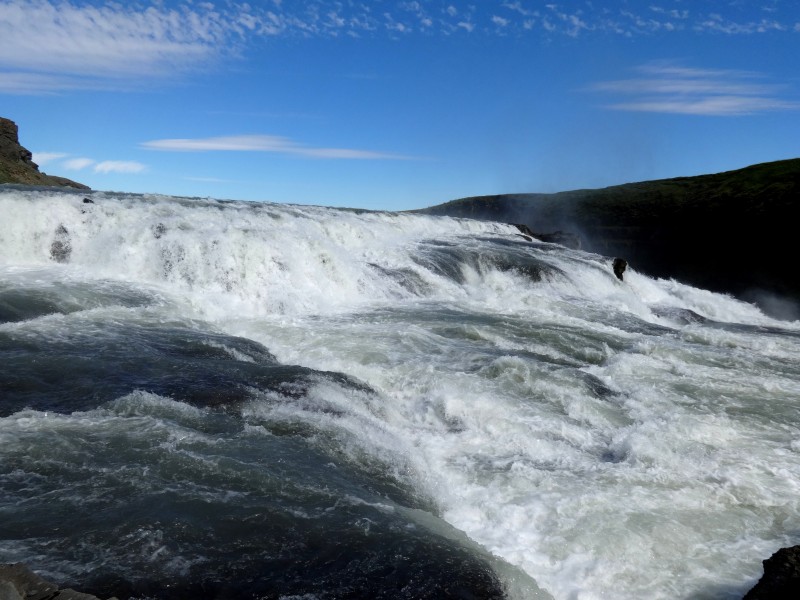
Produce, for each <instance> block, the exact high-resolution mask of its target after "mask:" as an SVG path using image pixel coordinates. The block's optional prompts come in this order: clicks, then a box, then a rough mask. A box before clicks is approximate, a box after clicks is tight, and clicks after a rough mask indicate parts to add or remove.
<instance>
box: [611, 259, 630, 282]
mask: <svg viewBox="0 0 800 600" xmlns="http://www.w3.org/2000/svg"><path fill="white" fill-rule="evenodd" d="M611 266H612V267H613V269H614V275H616V276H617V279H619V280H620V281H623V273H625V269H627V268H628V261H626V260H625V259H624V258H615V259H614V262H613V263H612V264H611Z"/></svg>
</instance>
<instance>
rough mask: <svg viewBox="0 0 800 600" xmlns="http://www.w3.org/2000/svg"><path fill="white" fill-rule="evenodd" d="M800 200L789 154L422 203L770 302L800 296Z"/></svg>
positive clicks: (799, 163) (797, 166)
mask: <svg viewBox="0 0 800 600" xmlns="http://www.w3.org/2000/svg"><path fill="white" fill-rule="evenodd" d="M799 201H800V159H790V160H783V161H776V162H771V163H763V164H759V165H753V166H750V167H746V168H744V169H739V170H736V171H728V172H725V173H717V174H712V175H700V176H695V177H678V178H674V179H662V180H657V181H645V182H639V183H630V184H625V185H619V186H613V187H609V188H604V189H596V190H574V191H569V192H560V193H557V194H505V195H497V196H481V197H473V198H463V199H461V200H454V201H452V202H448V203H446V204H441V205H438V206H433V207H430V208H427V209H423V210H420V211H416V212H421V213H426V214H431V215H446V216H451V217H465V218H472V219H479V220H492V221H502V222H506V223H520V224H524V225H526V226H528V227H530V229H531V230H533V231H553V230H556V229H560V230H563V231H565V232H569V233H572V234H574V235H576V236H577V237H578V238H579V239H580V246H581V247H582V248H583V249H585V250H588V251H590V252H596V253H598V254H604V255H607V256H622V257H624V258H625V259H627V261H628V263H629V264H630V266H631V267H633V268H634V269H636V270H638V271H641V272H644V273H647V274H648V275H652V276H655V277H664V278H675V279H677V280H679V281H683V282H685V283H689V284H691V285H695V286H698V287H702V288H706V289H709V290H713V291H717V292H724V293H729V294H733V295H735V296H739V297H740V298H743V299H746V300H750V301H755V302H757V303H759V304H762V302H763V303H764V304H763V305H762V308H766V304H767V303H768V302H771V301H772V300H770V297H771V296H772V295H775V296H776V297H783V298H787V299H791V300H792V301H794V302H800V271H798V270H797V269H796V268H794V266H793V263H794V257H795V256H796V253H797V242H796V238H797V225H796V223H797V218H796V216H795V215H796V212H797V206H798V202H799ZM774 312H776V314H777V312H778V311H774ZM794 318H798V317H797V316H796V315H795V316H794Z"/></svg>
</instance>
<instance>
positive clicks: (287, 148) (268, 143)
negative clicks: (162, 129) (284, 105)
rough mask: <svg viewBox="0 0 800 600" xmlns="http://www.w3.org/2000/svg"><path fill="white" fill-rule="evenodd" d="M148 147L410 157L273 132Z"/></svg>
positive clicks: (180, 140)
mask: <svg viewBox="0 0 800 600" xmlns="http://www.w3.org/2000/svg"><path fill="white" fill-rule="evenodd" d="M141 146H142V147H143V148H147V149H149V150H165V151H171V152H274V153H277V154H284V155H288V156H298V157H302V158H331V159H351V160H353V159H355V160H410V159H413V157H410V156H401V155H399V154H389V153H385V152H375V151H372V150H354V149H350V148H320V147H313V146H306V145H303V144H299V143H297V142H294V141H292V140H290V139H288V138H285V137H281V136H273V135H230V136H219V137H208V138H174V139H163V140H151V141H149V142H143V143H142V144H141Z"/></svg>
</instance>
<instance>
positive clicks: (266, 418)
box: [0, 190, 800, 599]
mask: <svg viewBox="0 0 800 600" xmlns="http://www.w3.org/2000/svg"><path fill="white" fill-rule="evenodd" d="M91 198H92V200H93V202H94V203H93V204H84V203H83V202H82V196H79V195H74V194H65V193H60V192H22V191H16V190H15V191H3V192H2V193H0V214H3V215H7V216H8V218H7V219H6V220H5V221H4V224H3V225H2V226H0V249H2V253H1V254H0V256H1V257H2V259H1V260H2V261H3V263H4V264H3V265H0V268H1V269H2V271H0V302H2V299H3V295H2V294H3V293H4V291H7V290H11V289H13V288H14V287H15V286H20V285H23V286H27V287H28V289H36V290H38V292H37V293H40V296H41V297H46V298H45V299H46V300H47V302H44V301H43V302H44V304H43V305H42V306H45V307H50V308H49V309H48V310H54V311H58V312H59V313H62V314H64V315H67V317H69V316H70V314H69V313H71V312H72V311H78V310H82V311H83V313H82V314H83V316H78V315H76V316H75V317H74V318H70V319H68V320H69V322H70V323H73V324H74V323H76V322H77V320H78V319H84V320H85V321H86V323H85V324H84V325H81V327H80V329H81V330H82V331H84V333H86V334H88V333H90V332H91V331H92V329H91V326H90V322H91V321H92V320H93V319H95V318H103V319H105V318H108V317H111V316H112V315H113V318H114V319H119V320H120V321H125V320H126V319H127V320H131V319H134V320H136V321H137V322H139V321H141V320H142V319H146V320H147V322H149V323H150V322H153V321H154V320H155V321H157V320H158V319H163V320H164V321H167V322H169V321H170V320H178V321H180V322H193V323H206V325H205V326H206V327H207V328H208V329H209V330H215V331H219V332H224V333H228V334H233V335H236V336H241V337H242V338H247V339H250V340H255V341H257V342H260V343H262V344H264V346H266V347H267V348H268V349H269V351H270V352H271V353H273V354H274V355H275V356H276V357H277V359H278V360H279V361H280V362H282V363H285V364H293V365H295V364H296V365H302V366H304V367H308V368H311V369H316V370H318V371H333V372H339V373H344V374H346V375H348V376H350V377H352V378H355V380H357V381H360V382H364V383H365V384H367V386H369V388H365V389H359V388H358V387H357V386H342V385H338V384H337V383H336V382H335V381H334V380H330V379H322V380H319V381H317V383H316V384H315V385H313V386H311V388H310V391H309V392H308V393H307V395H305V396H304V397H303V399H302V400H297V401H294V400H292V401H289V400H287V398H285V397H282V396H280V394H277V395H276V393H275V392H273V391H269V390H267V391H263V390H262V391H260V392H258V393H254V394H252V395H251V396H250V399H249V401H248V402H246V403H245V404H244V405H243V407H242V409H241V412H242V415H243V416H244V418H245V421H246V426H245V429H244V430H243V432H244V433H243V434H244V435H247V436H253V437H254V438H257V437H259V436H260V437H263V438H265V439H271V438H270V436H274V435H278V434H279V433H280V432H283V431H293V432H295V431H300V430H299V429H297V428H298V427H299V425H298V424H303V427H307V428H308V431H310V432H313V433H310V434H309V435H308V438H307V439H308V440H310V442H309V443H311V444H312V445H313V444H318V445H319V446H318V447H319V448H321V449H322V450H323V451H324V452H325V453H327V454H326V455H327V456H332V457H334V459H333V460H341V461H343V462H345V463H348V464H353V465H360V466H359V467H358V469H360V470H359V471H358V472H359V473H360V474H361V475H363V476H364V477H367V478H375V480H376V481H377V480H381V481H382V483H381V484H380V485H385V486H389V487H387V488H385V489H390V488H391V489H395V488H397V489H399V490H408V489H411V490H414V492H413V494H414V495H415V498H416V499H415V500H414V501H413V502H417V503H418V505H416V506H412V507H411V508H408V507H407V506H405V505H404V504H403V503H390V504H387V505H386V506H384V507H381V506H379V505H381V504H382V501H380V500H375V499H367V498H364V497H359V496H355V495H354V496H352V497H353V498H354V499H355V500H353V501H354V502H356V503H359V502H360V503H364V502H366V503H368V505H370V506H372V504H374V509H375V510H377V511H379V512H380V511H389V512H391V511H398V510H400V511H403V510H410V511H419V514H418V517H415V518H419V519H422V520H424V519H425V517H424V515H427V514H429V513H435V514H437V515H441V516H442V517H443V518H444V519H445V520H446V521H447V522H448V523H450V524H451V525H453V526H454V527H455V528H457V529H458V530H460V531H463V532H465V533H466V535H467V536H469V538H470V539H471V540H473V541H474V542H476V543H478V544H480V546H481V547H482V548H484V549H486V550H487V551H488V552H490V553H491V554H492V555H493V556H495V557H497V559H502V560H501V561H500V562H497V563H496V564H495V566H494V568H495V570H497V571H498V572H501V573H503V577H504V578H505V580H506V582H507V584H508V586H509V588H510V594H511V596H512V597H516V598H531V597H534V596H535V595H537V594H539V592H538V591H537V589H538V588H537V584H538V586H539V587H541V588H543V589H544V590H546V591H547V592H549V593H550V594H552V596H554V597H555V598H576V599H578V598H580V599H593V598H607V597H612V598H634V597H637V598H644V597H647V598H676V597H693V598H694V597H698V598H699V597H707V598H736V597H741V595H742V594H743V592H744V591H745V590H746V589H747V588H748V587H749V586H750V585H751V584H752V583H753V581H754V580H755V579H756V578H757V577H758V575H759V573H760V561H761V559H763V558H764V557H766V556H768V555H769V554H770V553H771V552H772V551H774V550H775V549H777V548H778V547H780V546H782V545H787V544H791V543H797V541H798V540H797V533H796V532H797V531H800V501H798V500H797V498H798V497H800V495H798V491H800V490H798V488H799V487H800V484H798V482H800V454H798V453H800V428H798V422H800V420H799V419H798V417H799V416H800V412H799V411H800V360H798V358H799V357H800V323H797V322H795V323H786V322H779V321H775V320H773V319H770V318H769V317H766V316H765V315H763V314H762V313H761V312H760V311H759V310H758V309H757V308H756V307H754V306H753V305H750V304H747V303H743V302H740V301H738V300H735V299H733V298H730V297H727V296H723V295H719V294H713V293H710V292H707V291H704V290H699V289H696V288H692V287H690V286H686V285H684V284H681V283H679V282H675V281H665V280H654V279H651V278H649V277H646V276H644V275H642V274H640V273H637V272H636V271H635V269H631V270H629V271H628V272H627V273H626V276H625V281H624V282H619V281H618V280H617V279H616V278H615V277H614V275H613V273H612V271H611V267H610V260H609V259H608V258H606V257H600V256H597V255H592V254H587V253H582V252H579V251H573V250H568V249H565V248H561V247H558V246H555V245H551V244H540V243H533V244H529V243H527V242H525V241H523V240H522V239H521V238H520V237H519V236H517V235H516V230H515V229H514V228H513V227H510V226H505V225H501V224H491V223H478V222H472V221H465V220H456V219H447V218H431V217H422V216H415V215H406V214H400V215H398V214H389V213H370V212H363V211H342V210H334V209H326V208H314V207H295V206H277V205H271V204H248V203H235V202H224V203H223V202H218V201H211V200H186V199H183V200H181V199H174V198H166V197H157V196H147V197H138V196H127V195H113V194H100V193H95V194H93V195H92V196H91ZM59 228H62V229H59ZM63 231H66V232H67V233H66V234H65V233H63ZM59 236H60V237H59ZM65 236H68V239H67V237H65ZM59 240H60V242H61V246H58V247H57V248H56V249H57V250H59V251H60V252H61V254H59V253H55V254H54V250H53V244H54V243H55V242H57V241H59ZM65 240H67V241H68V244H69V252H68V256H65V255H64V252H63V251H64V248H65V244H66V243H67V241H65ZM58 261H63V263H60V264H59V263H58ZM87 282H93V283H92V285H94V286H95V287H94V288H93V289H95V290H96V289H97V286H98V285H102V286H103V289H106V290H107V296H106V297H105V298H106V299H103V295H102V294H91V298H92V300H87V299H85V298H81V296H80V295H81V293H82V292H81V290H85V289H86V288H85V286H84V284H87ZM98 282H100V283H98ZM3 286H5V287H3ZM48 290H49V291H48ZM69 290H75V293H74V294H73V295H74V296H75V298H78V299H77V300H75V301H74V302H72V301H68V300H65V298H69V297H70V293H68V291H69ZM120 290H122V291H120ZM125 290H130V294H129V293H128V291H125ZM133 290H136V292H135V293H134V292H133ZM48 294H50V295H49V296H48ZM115 294H116V295H115ZM136 294H139V296H136ZM118 296H122V297H127V298H134V297H138V298H139V300H137V301H135V302H134V301H133V300H128V301H127V302H129V305H124V306H123V307H119V306H117V303H116V300H114V298H117V297H118ZM9 297H11V296H9ZM12 300H13V298H11V300H9V302H11V301H12ZM48 302H49V304H48ZM120 302H123V301H122V300H120ZM136 302H139V304H137V303H136ZM87 303H88V304H87ZM92 303H94V304H92ZM109 305H113V306H112V307H111V308H109ZM81 306H83V308H81ZM144 307H146V308H144ZM15 310H16V309H15ZM92 311H95V312H94V313H93V312H92ZM98 311H99V312H98ZM10 312H13V311H10ZM14 314H17V313H14ZM125 315H127V316H125ZM67 317H65V316H62V315H59V316H51V317H47V316H45V315H42V316H40V317H38V324H35V323H34V321H36V320H37V319H33V320H23V321H22V322H19V323H13V322H8V323H5V324H2V325H0V334H8V335H12V334H13V335H15V336H20V337H19V339H23V338H24V336H30V335H34V334H35V332H37V331H38V332H44V333H43V334H44V335H52V336H54V339H55V338H57V337H58V336H59V335H62V334H63V332H64V331H66V329H64V327H65V325H64V323H62V321H64V320H65V319H67ZM48 319H49V320H48ZM214 340H216V341H214ZM214 340H212V341H211V342H207V343H213V344H217V345H218V347H219V349H220V350H224V351H225V352H226V353H227V354H228V356H230V357H231V359H232V360H235V361H239V362H242V363H247V362H248V360H250V361H252V360H253V358H252V356H251V355H250V354H248V351H247V349H246V348H243V347H240V346H236V345H235V344H227V345H226V342H225V341H224V340H223V339H221V338H219V339H217V338H214ZM120 403H121V404H120ZM180 404H181V403H175V402H173V401H171V400H165V399H163V398H161V397H153V396H146V395H144V396H136V397H135V399H133V397H126V398H124V399H122V400H120V401H119V403H115V404H112V405H109V406H107V407H104V408H101V409H97V411H94V412H88V413H80V414H77V413H76V414H74V415H71V416H70V415H67V416H59V417H57V418H56V422H58V423H61V425H59V427H67V426H68V424H69V423H71V422H73V421H76V422H82V421H81V420H82V419H90V420H93V422H95V423H96V424H97V425H98V426H99V427H106V426H108V425H107V424H108V423H112V422H114V423H115V422H117V421H116V419H119V418H120V416H121V415H123V414H124V416H125V418H126V419H136V418H138V417H137V415H138V414H139V413H138V412H137V411H140V410H144V411H145V412H146V413H147V415H148V417H147V418H148V419H153V418H154V417H153V415H154V414H160V411H163V410H166V411H167V413H169V414H170V415H172V416H171V417H170V418H169V419H168V421H169V423H170V425H169V427H168V428H167V429H165V430H164V434H163V440H162V442H161V443H163V444H167V445H168V444H174V445H175V446H174V448H178V447H181V448H184V449H185V448H186V445H187V444H189V445H191V443H190V442H189V440H190V439H193V438H192V437H191V436H197V435H199V434H198V433H197V432H196V431H195V432H194V433H188V432H186V431H184V429H183V428H182V427H181V425H180V423H181V419H192V418H194V417H192V415H193V414H195V413H194V412H192V411H197V410H200V409H197V408H191V407H187V408H186V411H187V412H186V413H185V414H182V413H181V415H182V416H178V415H177V414H176V413H175V412H174V411H179V412H180V410H183V409H178V408H176V406H173V405H180ZM137 407H138V408H137ZM142 407H144V408H142ZM165 407H166V408H165ZM120 411H122V412H120ZM198 414H199V413H198ZM203 414H207V413H203ZM158 418H159V419H161V417H158ZM48 419H51V420H50V423H53V422H54V421H52V417H43V416H42V414H41V413H26V412H21V413H16V414H15V415H13V416H11V417H8V418H7V419H3V420H2V424H1V425H0V436H6V437H5V438H2V439H3V440H6V441H8V440H12V441H13V440H16V441H14V444H19V443H22V442H20V440H21V439H23V438H25V436H29V438H25V439H30V440H31V441H30V443H31V444H32V445H33V444H35V443H36V439H37V436H36V435H34V434H33V432H34V430H38V429H40V428H42V427H52V425H48V424H47V423H48ZM71 420H72V421H71ZM147 422H148V423H150V425H148V427H160V426H161V425H159V423H162V422H163V421H160V420H158V421H152V420H149V421H147ZM104 424H105V425H104ZM37 428H38V429H37ZM168 430H169V431H170V432H171V433H167V431H168ZM303 431H305V429H303ZM158 435H160V434H158ZM158 435H156V437H158ZM184 435H186V436H190V437H188V438H183V437H181V436H184ZM304 435H305V434H304ZM9 436H11V437H9ZM14 436H17V437H14ZM201 437H202V439H198V440H196V446H198V447H199V446H207V445H209V444H213V443H214V442H213V440H214V432H213V431H212V432H210V433H209V434H208V435H205V434H203V436H201ZM0 441H2V440H0ZM12 445H13V444H12ZM202 456H203V453H200V454H197V457H196V460H198V461H201V462H202V461H205V460H208V459H207V457H206V458H203V457H202ZM336 457H338V458H336ZM193 460H195V459H193ZM208 469H210V470H213V469H214V464H209V465H208ZM361 475H359V476H361ZM381 478H386V480H385V481H383V480H382V479H381ZM392 486H394V487H392ZM388 493H389V494H390V495H391V494H392V493H394V492H391V491H390V492H388ZM403 493H405V492H403ZM370 503H371V504H370ZM387 507H388V508H387ZM297 510H298V511H299V512H298V514H300V513H301V512H303V511H301V510H300V509H299V508H298V509H297ZM311 514H312V513H311V512H306V516H305V517H302V518H307V517H308V516H309V515H311ZM408 514H411V513H408ZM414 514H416V513H414ZM298 518H301V517H298ZM409 518H411V517H409ZM365 526H368V524H365ZM429 526H430V527H433V528H435V527H437V525H435V524H429ZM151 533H152V532H151ZM142 535H149V534H147V532H143V533H142ZM154 535H155V534H154ZM447 535H454V534H452V533H447ZM148 544H149V545H148ZM148 544H140V545H139V546H137V547H147V548H150V547H152V548H153V549H154V550H153V552H156V553H157V552H158V551H159V550H158V549H159V548H160V546H159V540H157V539H155V538H154V539H153V541H152V543H148ZM497 559H496V560H497ZM519 569H521V570H522V571H520V570H519ZM530 578H532V579H530ZM534 580H535V582H536V583H533V581H534ZM542 597H544V595H543V596H542Z"/></svg>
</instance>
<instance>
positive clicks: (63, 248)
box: [50, 225, 72, 263]
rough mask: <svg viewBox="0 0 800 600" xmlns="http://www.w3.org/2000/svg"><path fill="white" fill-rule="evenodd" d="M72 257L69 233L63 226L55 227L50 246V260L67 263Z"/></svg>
mask: <svg viewBox="0 0 800 600" xmlns="http://www.w3.org/2000/svg"><path fill="white" fill-rule="evenodd" d="M71 255H72V244H70V241H69V231H67V228H66V227H64V226H63V225H59V226H58V227H56V235H55V237H54V238H53V243H52V244H50V258H52V259H53V260H54V261H56V262H60V263H63V262H67V261H69V257H70V256H71Z"/></svg>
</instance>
